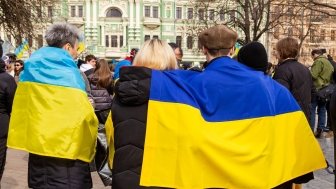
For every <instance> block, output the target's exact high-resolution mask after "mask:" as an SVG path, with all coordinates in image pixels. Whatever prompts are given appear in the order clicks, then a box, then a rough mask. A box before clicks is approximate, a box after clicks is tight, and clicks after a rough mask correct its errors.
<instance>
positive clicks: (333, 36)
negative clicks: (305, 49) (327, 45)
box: [330, 30, 336, 41]
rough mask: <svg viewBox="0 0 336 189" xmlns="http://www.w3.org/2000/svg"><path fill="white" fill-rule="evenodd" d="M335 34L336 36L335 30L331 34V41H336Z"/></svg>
mask: <svg viewBox="0 0 336 189" xmlns="http://www.w3.org/2000/svg"><path fill="white" fill-rule="evenodd" d="M335 34H336V32H335V30H331V33H330V40H331V41H335V39H336V36H335Z"/></svg>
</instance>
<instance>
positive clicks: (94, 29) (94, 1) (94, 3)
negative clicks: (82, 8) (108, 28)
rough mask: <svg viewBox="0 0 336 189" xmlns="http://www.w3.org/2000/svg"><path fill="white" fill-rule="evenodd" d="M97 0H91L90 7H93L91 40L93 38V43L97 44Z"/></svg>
mask: <svg viewBox="0 0 336 189" xmlns="http://www.w3.org/2000/svg"><path fill="white" fill-rule="evenodd" d="M97 4H98V2H97V0H92V9H93V12H92V31H91V32H92V40H93V44H98V40H97V37H98V28H97V19H98V16H97Z"/></svg>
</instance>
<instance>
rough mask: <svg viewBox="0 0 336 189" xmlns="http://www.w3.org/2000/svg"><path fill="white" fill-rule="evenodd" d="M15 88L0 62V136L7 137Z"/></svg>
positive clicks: (12, 79)
mask: <svg viewBox="0 0 336 189" xmlns="http://www.w3.org/2000/svg"><path fill="white" fill-rule="evenodd" d="M15 90H16V82H15V80H14V77H12V76H11V75H9V74H8V73H6V71H5V68H4V63H3V64H2V63H0V138H5V137H7V133H8V126H9V117H10V114H11V112H12V104H13V99H14V94H15Z"/></svg>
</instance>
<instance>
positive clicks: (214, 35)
mask: <svg viewBox="0 0 336 189" xmlns="http://www.w3.org/2000/svg"><path fill="white" fill-rule="evenodd" d="M237 39H238V35H237V33H236V32H235V31H233V30H231V29H230V28H228V27H226V26H224V25H217V26H213V27H211V28H208V29H206V30H204V31H203V32H201V33H200V34H199V36H198V40H199V42H200V43H201V45H202V48H203V52H204V54H205V55H206V56H207V61H211V60H212V59H213V58H216V57H220V56H228V55H230V54H232V53H233V51H234V45H235V43H236V41H237Z"/></svg>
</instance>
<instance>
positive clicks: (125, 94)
mask: <svg viewBox="0 0 336 189" xmlns="http://www.w3.org/2000/svg"><path fill="white" fill-rule="evenodd" d="M150 77H151V70H149V69H143V68H142V69H141V68H139V69H137V68H135V67H133V69H128V68H124V69H121V72H120V79H119V81H118V82H117V83H116V86H115V95H116V96H115V98H114V99H113V103H112V121H113V126H114V146H115V155H114V160H113V177H112V188H113V189H130V188H132V189H137V188H140V186H139V183H140V173H141V166H142V158H143V150H144V142H145V133H146V118H147V108H148V99H149V88H150Z"/></svg>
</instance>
